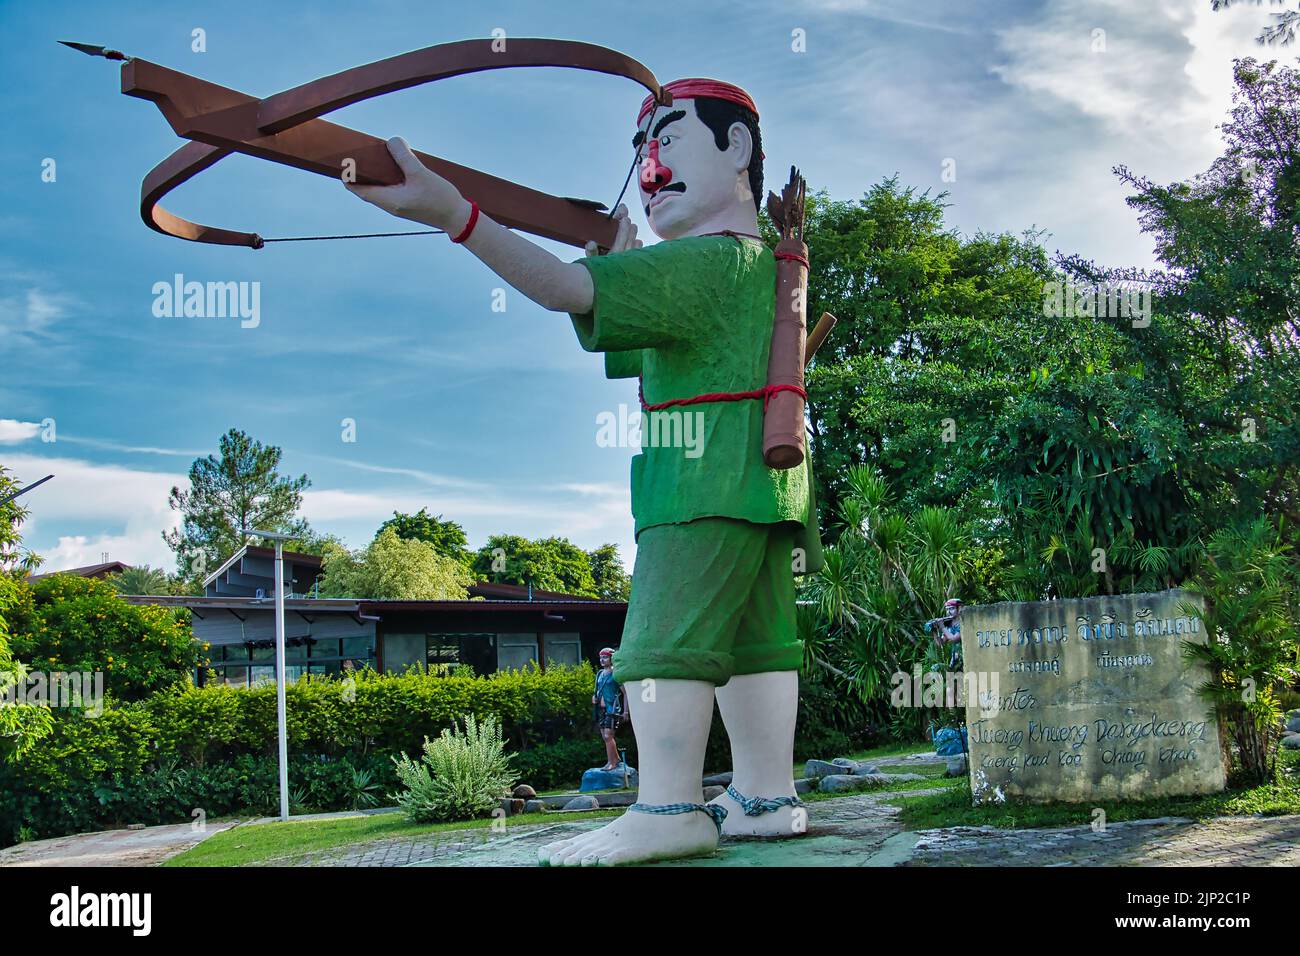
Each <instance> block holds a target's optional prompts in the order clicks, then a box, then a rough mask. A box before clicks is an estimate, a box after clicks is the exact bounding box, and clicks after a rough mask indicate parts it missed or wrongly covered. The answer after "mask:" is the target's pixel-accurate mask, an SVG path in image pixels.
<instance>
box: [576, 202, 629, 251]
mask: <svg viewBox="0 0 1300 956" xmlns="http://www.w3.org/2000/svg"><path fill="white" fill-rule="evenodd" d="M614 221H615V222H617V223H618V229H617V231H616V232H615V234H614V244H613V245H612V246H610V247H609V251H610V252H623V251H625V250H627V249H640V248H641V240H640V239H638V238H637V237H636V223H634V222H633V221H632V220H631V219H629V218H628V213H627V205H626V204H620V205H619V207H618V208H617V209H615V210H614ZM583 251H584V252H586V254H587V258H588V259H590V258H591V257H592V256H598V255H600V247H599V246H598V245H596V243H595V242H589V243H587V246H586V248H585V249H584V250H583Z"/></svg>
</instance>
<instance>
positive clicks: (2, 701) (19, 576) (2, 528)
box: [0, 465, 53, 760]
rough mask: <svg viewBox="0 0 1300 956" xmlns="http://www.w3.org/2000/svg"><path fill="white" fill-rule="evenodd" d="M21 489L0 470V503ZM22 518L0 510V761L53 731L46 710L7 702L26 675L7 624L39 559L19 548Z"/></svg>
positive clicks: (27, 596)
mask: <svg viewBox="0 0 1300 956" xmlns="http://www.w3.org/2000/svg"><path fill="white" fill-rule="evenodd" d="M19 487H21V486H20V484H19V483H18V481H16V480H15V479H14V478H12V477H11V476H10V475H9V472H8V469H6V468H5V467H4V465H0V498H6V497H8V496H9V495H12V494H13V493H14V492H16V491H17V490H18V489H19ZM26 516H27V512H26V511H25V510H24V509H23V507H22V506H21V505H19V504H18V501H17V500H16V499H15V500H13V501H8V502H6V503H5V504H3V505H0V759H5V760H8V759H12V758H13V757H15V756H18V755H21V754H24V753H26V752H27V751H29V750H30V749H31V748H32V746H34V745H35V743H36V742H37V741H38V740H40V738H42V737H44V736H45V735H46V734H47V733H49V731H50V728H51V727H52V726H53V724H52V720H51V715H50V709H49V708H48V707H45V706H36V705H31V704H18V703H17V702H16V701H13V700H11V696H13V697H16V696H17V695H16V690H17V687H18V685H20V684H21V683H22V682H23V681H24V680H25V679H26V677H27V675H28V673H29V670H28V668H27V667H26V666H25V665H24V664H23V662H22V661H20V660H18V659H17V658H16V657H15V656H14V651H13V647H12V644H13V631H12V621H13V620H14V619H15V618H17V617H19V616H22V615H23V613H24V610H25V609H26V608H27V607H29V606H30V604H31V589H30V587H29V586H28V584H27V582H26V580H25V579H26V576H27V575H28V574H30V573H31V572H32V571H34V570H35V569H36V568H37V567H39V566H40V563H41V562H40V558H39V557H37V556H36V555H35V554H33V553H32V552H30V551H27V550H25V549H24V548H23V543H22V541H23V539H22V533H21V526H22V522H23V519H24V518H25V517H26Z"/></svg>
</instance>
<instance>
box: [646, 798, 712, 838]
mask: <svg viewBox="0 0 1300 956" xmlns="http://www.w3.org/2000/svg"><path fill="white" fill-rule="evenodd" d="M628 810H629V811H630V812H633V813H651V814H655V815H656V816H676V815H677V814H680V813H703V814H704V815H705V816H707V817H708V818H709V819H711V820H712V821H713V825H714V826H715V827H717V828H718V835H719V836H721V835H722V821H723V820H725V819H726V818H727V808H726V807H720V806H717V805H716V804H711V803H634V804H632V805H631V806H630V807H628Z"/></svg>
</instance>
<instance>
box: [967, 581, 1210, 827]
mask: <svg viewBox="0 0 1300 956" xmlns="http://www.w3.org/2000/svg"><path fill="white" fill-rule="evenodd" d="M1188 604H1190V605H1193V606H1195V607H1200V606H1201V605H1200V599H1199V598H1197V597H1196V596H1194V595H1192V594H1189V593H1187V592H1185V591H1180V590H1173V591H1163V592H1160V593H1158V594H1124V595H1117V596H1111V597H1092V598H1079V599H1074V600H1066V601H1035V602H1025V603H1014V602H1007V603H1003V604H989V605H982V606H974V607H970V608H966V609H965V610H964V611H963V612H962V658H963V660H964V663H965V672H966V676H965V680H966V682H967V684H968V686H976V685H977V686H978V687H979V688H980V693H979V694H978V695H975V694H971V695H967V698H966V723H967V728H968V731H969V734H970V776H971V790H972V793H973V794H974V797H975V799H976V801H977V802H986V801H990V800H1002V799H1022V800H1028V801H1034V802H1045V801H1052V800H1062V801H1087V800H1106V799H1116V798H1133V799H1141V798H1146V797H1162V796H1171V795H1175V794H1189V793H1210V792H1213V791H1217V790H1222V789H1223V787H1224V771H1223V761H1222V757H1221V751H1220V744H1219V728H1218V722H1217V721H1216V720H1215V718H1214V714H1213V711H1212V710H1211V709H1210V707H1209V705H1208V704H1207V702H1206V701H1205V700H1204V698H1202V697H1201V696H1200V695H1199V694H1198V693H1197V690H1196V688H1197V687H1198V686H1199V685H1200V684H1201V683H1202V682H1203V681H1205V680H1206V679H1207V677H1208V675H1207V673H1206V671H1205V669H1204V668H1203V667H1202V666H1201V665H1199V664H1192V663H1190V662H1189V661H1187V659H1186V658H1185V657H1184V654H1183V647H1182V645H1183V643H1184V642H1185V641H1195V642H1200V643H1204V641H1205V639H1206V636H1205V628H1204V626H1203V625H1202V624H1201V621H1200V619H1199V618H1198V617H1196V616H1195V615H1189V614H1188V613H1187V607H1185V605H1188ZM972 678H976V680H972ZM977 698H978V699H977Z"/></svg>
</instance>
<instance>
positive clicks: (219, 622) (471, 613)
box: [127, 546, 627, 686]
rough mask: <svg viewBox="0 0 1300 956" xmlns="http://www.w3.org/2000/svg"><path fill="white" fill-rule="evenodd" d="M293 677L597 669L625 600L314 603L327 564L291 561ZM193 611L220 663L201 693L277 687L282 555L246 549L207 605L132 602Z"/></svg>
mask: <svg viewBox="0 0 1300 956" xmlns="http://www.w3.org/2000/svg"><path fill="white" fill-rule="evenodd" d="M284 558H285V669H286V672H287V677H288V679H289V680H291V681H292V680H296V679H297V678H299V677H301V676H302V675H304V674H332V675H338V674H340V673H343V672H345V671H348V670H352V669H357V668H362V667H367V666H369V667H373V668H374V669H375V670H377V671H381V672H388V673H401V672H403V671H405V670H406V669H407V668H409V667H411V666H417V667H421V668H423V667H428V666H430V665H440V664H467V665H469V666H470V667H472V668H473V669H474V670H475V672H477V673H480V674H487V673H492V672H493V671H498V670H507V669H513V668H520V667H524V666H526V665H528V664H529V663H530V662H532V663H536V664H537V666H539V667H542V668H545V667H546V665H547V664H570V665H571V664H577V663H579V662H581V661H584V660H586V661H590V662H591V663H592V664H595V663H596V662H597V657H598V652H599V650H600V648H602V647H605V646H617V644H618V641H619V637H620V636H621V634H622V632H623V621H624V619H625V617H626V616H627V604H626V602H623V601H605V600H600V599H595V598H588V597H580V596H576V595H571V594H559V593H556V592H553V591H542V590H538V589H533V588H529V587H527V586H522V585H517V584H496V583H492V582H484V583H480V584H475V585H473V586H471V587H470V589H469V594H470V599H469V600H464V601H375V600H358V599H351V598H321V597H317V596H316V593H317V590H318V589H317V584H318V582H319V579H320V576H321V559H320V558H319V557H317V556H316V555H309V554H298V553H291V552H285V555H284ZM127 600H128V601H132V602H135V603H138V604H155V605H159V606H164V607H185V608H189V610H190V612H191V625H192V628H193V631H194V637H195V639H196V640H198V641H202V642H203V643H205V644H207V645H208V650H209V656H210V658H211V664H210V666H208V667H207V668H204V669H203V671H202V672H201V673H199V674H198V675H196V676H197V678H198V681H199V682H200V683H206V682H208V681H214V680H215V681H221V682H222V683H226V684H231V685H235V686H251V685H253V684H258V683H262V682H264V681H268V680H274V678H275V551H274V550H273V549H271V548H259V547H252V546H249V547H245V548H242V549H240V550H239V551H238V552H236V553H235V555H233V556H232V557H231V558H230V560H228V561H226V562H225V563H223V564H222V565H221V567H219V568H218V569H217V570H215V571H213V572H212V574H210V575H209V576H208V577H207V579H205V581H204V582H203V594H202V595H201V596H197V597H196V596H178V597H171V596H167V597H152V596H134V597H128V598H127Z"/></svg>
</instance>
